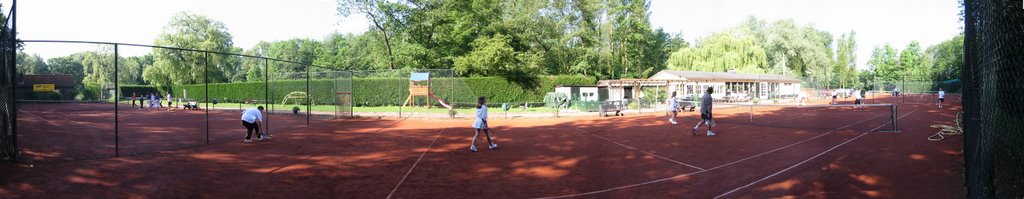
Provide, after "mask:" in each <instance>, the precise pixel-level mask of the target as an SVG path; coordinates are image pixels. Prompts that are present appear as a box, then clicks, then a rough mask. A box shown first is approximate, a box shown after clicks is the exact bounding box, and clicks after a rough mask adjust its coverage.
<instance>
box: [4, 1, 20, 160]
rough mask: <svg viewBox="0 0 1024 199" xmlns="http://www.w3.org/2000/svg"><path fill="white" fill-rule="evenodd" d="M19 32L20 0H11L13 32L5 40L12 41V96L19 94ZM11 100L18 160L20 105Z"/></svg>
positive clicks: (13, 133)
mask: <svg viewBox="0 0 1024 199" xmlns="http://www.w3.org/2000/svg"><path fill="white" fill-rule="evenodd" d="M17 32H18V0H11V31H10V32H9V33H8V34H10V35H11V36H10V38H5V39H10V40H9V42H10V45H11V46H9V48H10V50H11V54H10V57H11V60H10V62H8V63H7V64H10V66H11V68H10V71H8V74H9V75H8V77H9V78H10V83H11V94H12V95H14V94H16V93H18V86H17V85H18V84H16V83H17V81H18V80H17V79H18V75H17V73H18V65H17V64H16V63H17V60H18V51H17V50H16V49H17V48H18V42H17ZM4 36H6V35H4ZM11 98H12V99H11V109H12V110H15V111H11V118H14V119H12V121H14V122H11V146H12V147H13V151H14V155H12V156H14V157H13V158H17V156H18V121H17V118H18V111H17V110H18V103H17V102H16V100H15V99H13V98H14V97H13V96H12V97H11Z"/></svg>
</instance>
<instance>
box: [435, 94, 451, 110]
mask: <svg viewBox="0 0 1024 199" xmlns="http://www.w3.org/2000/svg"><path fill="white" fill-rule="evenodd" d="M430 98H434V100H437V102H438V103H441V106H444V107H445V108H448V109H452V106H448V104H445V103H444V101H441V99H438V98H437V96H434V95H430Z"/></svg>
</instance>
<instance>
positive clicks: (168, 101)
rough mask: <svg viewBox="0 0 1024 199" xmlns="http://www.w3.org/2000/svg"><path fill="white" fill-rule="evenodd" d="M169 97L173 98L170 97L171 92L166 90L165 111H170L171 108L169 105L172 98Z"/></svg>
mask: <svg viewBox="0 0 1024 199" xmlns="http://www.w3.org/2000/svg"><path fill="white" fill-rule="evenodd" d="M171 99H173V98H171V93H170V92H168V93H167V111H171V108H172V107H171V103H172V102H174V100H171Z"/></svg>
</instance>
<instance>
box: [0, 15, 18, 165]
mask: <svg viewBox="0 0 1024 199" xmlns="http://www.w3.org/2000/svg"><path fill="white" fill-rule="evenodd" d="M15 8H16V5H12V6H11V11H10V12H7V13H10V14H9V15H8V16H6V18H5V19H6V20H4V21H3V27H2V29H0V160H14V159H17V158H18V154H19V150H18V142H17V138H18V137H17V136H18V134H17V128H16V124H17V116H16V114H17V109H16V104H15V99H14V90H15V87H14V85H15V79H16V74H17V73H16V72H17V71H15V63H16V62H17V60H16V59H17V49H18V43H17V40H16V39H15V38H16V36H15V34H14V31H15V30H17V27H16V26H15V25H14V24H13V23H14V19H13V18H14V14H13V13H14V12H15Z"/></svg>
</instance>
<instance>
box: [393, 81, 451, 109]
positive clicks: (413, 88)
mask: <svg viewBox="0 0 1024 199" xmlns="http://www.w3.org/2000/svg"><path fill="white" fill-rule="evenodd" d="M419 96H423V97H427V98H428V99H427V104H426V106H427V108H430V107H431V106H433V103H432V102H431V101H430V98H433V99H434V100H437V103H440V104H441V106H444V107H445V108H448V109H452V107H451V106H449V105H448V104H446V103H444V101H442V100H441V99H440V98H438V97H437V96H436V95H434V92H431V91H430V73H412V74H410V75H409V97H407V98H406V99H405V103H402V107H405V106H409V105H411V106H416V97H419Z"/></svg>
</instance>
